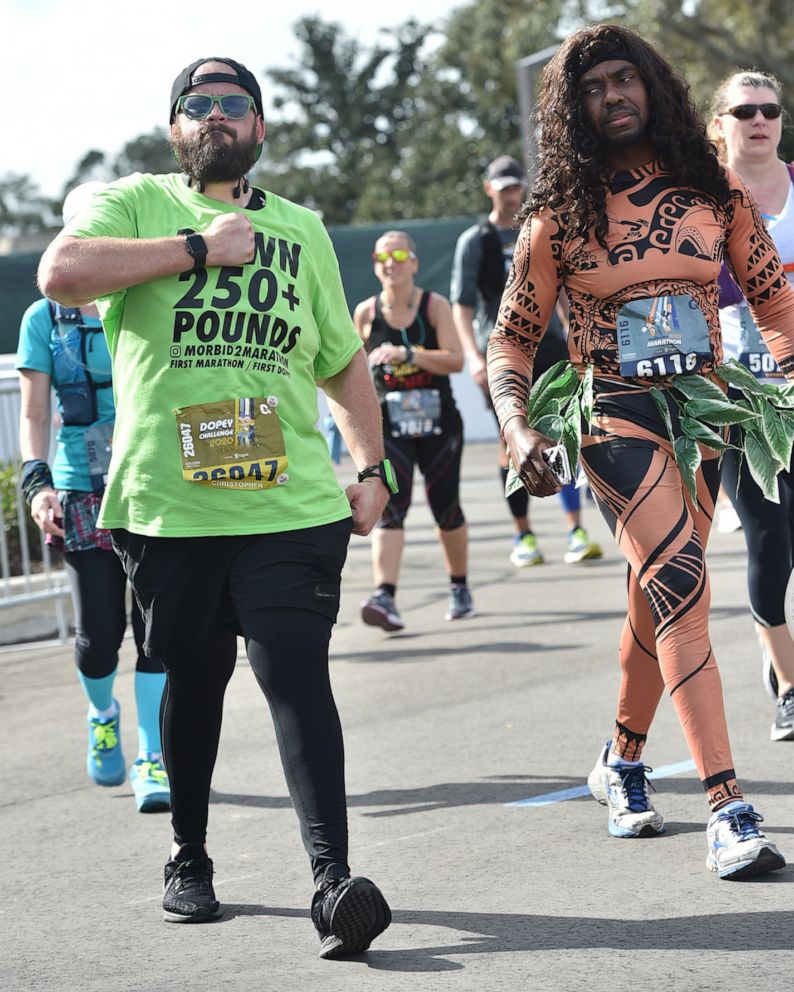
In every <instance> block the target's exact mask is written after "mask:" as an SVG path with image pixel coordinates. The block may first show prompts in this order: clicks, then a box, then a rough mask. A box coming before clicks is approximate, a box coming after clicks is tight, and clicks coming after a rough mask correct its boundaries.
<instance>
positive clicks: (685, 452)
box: [673, 437, 701, 506]
mask: <svg viewBox="0 0 794 992" xmlns="http://www.w3.org/2000/svg"><path fill="white" fill-rule="evenodd" d="M673 450H674V451H675V462H676V465H677V466H678V471H679V472H680V473H681V478H682V479H683V480H684V484H685V485H686V487H687V489H688V490H689V495H690V496H691V497H692V500H693V502H694V504H695V506H697V505H698V496H697V471H698V468H699V467H700V461H701V454H700V448H699V447H698V446H697V442H696V441H693V440H692V438H691V437H677V438H676V439H675V441H674V442H673Z"/></svg>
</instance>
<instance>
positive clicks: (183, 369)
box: [67, 174, 361, 537]
mask: <svg viewBox="0 0 794 992" xmlns="http://www.w3.org/2000/svg"><path fill="white" fill-rule="evenodd" d="M255 194H257V196H258V195H259V192H258V191H255ZM262 195H263V199H264V204H263V206H261V208H260V209H257V210H246V216H247V217H248V218H249V220H250V221H251V224H252V226H253V229H254V234H255V240H256V250H255V254H254V258H253V260H252V261H250V262H248V263H247V264H245V265H241V266H224V267H211V268H208V269H206V270H205V271H202V272H198V273H190V272H188V273H183V274H181V275H176V276H166V277H163V278H161V279H155V280H153V281H151V282H147V283H143V284H142V285H140V286H133V287H131V288H130V289H127V290H125V291H123V292H118V293H114V294H112V295H111V296H108V297H106V298H104V299H102V300H99V301H98V305H99V311H100V314H101V316H102V321H103V324H104V328H105V334H106V335H107V339H108V346H109V348H110V353H111V356H112V358H113V388H114V392H115V400H116V427H115V432H114V436H113V456H112V460H111V466H110V474H109V478H108V485H107V490H106V492H105V498H104V502H103V504H102V512H101V515H100V521H99V522H100V524H101V526H103V527H122V528H124V529H126V530H129V531H132V532H133V533H136V534H149V535H154V536H163V537H188V536H208V535H216V534H217V535H221V534H256V533H270V532H274V531H288V530H298V529H300V528H305V527H312V526H317V525H319V524H325V523H331V522H333V521H336V520H342V519H344V518H345V517H349V516H350V507H349V504H348V501H347V499H346V497H345V494H344V492H343V491H342V489H341V488H340V486H339V483H338V482H337V480H336V476H335V474H334V470H333V466H332V464H331V460H330V457H329V454H328V447H327V444H326V442H325V439H324V438H323V436H322V434H321V433H320V432H319V431H318V430H317V428H316V426H315V425H316V422H317V418H318V410H317V389H316V381H317V380H322V379H325V378H329V377H331V376H334V375H336V374H337V373H338V372H341V371H342V369H344V368H345V367H346V366H347V365H348V364H349V362H350V361H351V359H352V358H353V356H354V355H355V353H356V352H357V351H358V349H359V348H360V347H361V342H360V340H359V338H358V335H357V334H356V332H355V329H354V327H353V325H352V322H351V319H350V314H349V311H348V307H347V303H346V301H345V296H344V290H343V288H342V283H341V279H340V277H339V266H338V263H337V260H336V256H335V255H334V251H333V248H332V246H331V241H330V238H329V237H328V234H327V232H326V230H325V228H324V227H323V225H322V222H321V221H320V219H319V218H318V217H317V216H316V215H315V214H314V213H312V212H311V211H310V210H306V209H304V208H303V207H299V206H297V205H296V204H294V203H290V202H289V201H288V200H284V199H282V198H281V197H279V196H275V195H274V194H273V193H265V194H262ZM241 209H243V208H241V207H235V206H229V205H227V204H224V203H219V202H218V201H216V200H211V199H208V198H207V197H205V196H202V195H201V194H200V193H197V192H195V191H194V190H191V189H190V188H189V187H188V186H186V185H185V183H184V182H183V180H182V178H181V177H180V176H178V175H176V174H174V175H165V176H151V175H141V174H136V175H133V176H129V177H127V178H125V179H121V180H119V181H117V182H115V183H111V184H110V185H109V186H107V187H106V188H105V189H103V190H102V191H100V193H98V194H97V196H95V197H94V199H93V200H92V202H91V204H90V205H89V206H88V207H87V208H86V209H85V210H84V211H83V212H82V213H81V214H79V215H78V217H77V218H76V219H75V221H74V222H73V223H72V225H70V226H69V227H68V228H67V233H68V234H70V235H74V236H77V237H115V238H158V237H169V236H174V235H177V234H179V233H185V232H186V231H198V232H202V231H204V230H206V229H207V227H208V226H209V224H210V223H211V221H212V220H213V219H214V218H215V217H217V216H218V215H219V214H223V213H232V212H237V211H239V210H241ZM189 264H190V259H189V257H188V255H187V253H186V254H185V267H186V268H187V267H188V266H189ZM191 407H192V408H193V409H192V410H191V409H187V408H191ZM177 411H179V414H177ZM191 480H198V481H191Z"/></svg>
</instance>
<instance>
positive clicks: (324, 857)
mask: <svg viewBox="0 0 794 992" xmlns="http://www.w3.org/2000/svg"><path fill="white" fill-rule="evenodd" d="M239 622H240V626H241V628H242V632H243V636H244V637H245V639H246V650H247V653H248V658H249V661H250V663H251V668H252V669H253V672H254V675H255V676H256V680H257V682H258V683H259V685H260V687H261V688H262V691H263V692H264V694H265V696H266V697H267V701H268V703H269V705H270V711H271V714H272V716H273V722H274V725H275V729H276V738H277V740H278V746H279V751H280V754H281V761H282V765H283V767H284V774H285V777H286V780H287V786H288V788H289V792H290V795H291V797H292V801H293V803H294V805H295V810H296V812H297V814H298V819H299V821H300V827H301V835H302V837H303V843H304V845H305V847H306V850H307V852H308V854H309V857H310V858H311V862H312V870H313V872H314V877H315V880H318V881H319V880H320V879H321V878H322V877H323V873H324V870H325V868H326V867H327V866H328V865H331V864H339V865H344V866H345V867H346V866H347V807H346V801H345V781H344V752H343V747H342V729H341V726H340V723H339V715H338V713H337V710H336V704H335V703H334V698H333V695H332V692H331V684H330V680H329V676H328V643H329V640H330V636H331V627H332V624H331V621H330V620H328V619H327V618H326V617H323V616H321V615H320V614H317V613H313V612H311V611H308V610H298V609H279V610H256V611H253V612H250V613H246V614H244V615H243V616H241V617H240V618H239ZM235 655H236V640H235V637H234V635H232V634H229V633H226V632H225V631H217V634H216V637H215V639H214V640H213V641H212V642H208V643H207V644H206V650H204V649H203V650H202V652H201V656H200V657H198V656H197V655H196V654H195V649H194V653H193V654H192V656H191V657H187V656H186V657H182V658H171V657H169V658H168V659H167V660H166V668H167V670H168V684H167V689H166V693H165V696H164V704H163V728H162V737H163V752H164V755H165V761H166V765H167V768H168V774H169V778H170V781H171V809H172V813H173V817H172V819H173V825H174V838H175V840H176V842H177V843H180V844H182V843H203V842H204V839H205V836H206V829H207V806H208V802H209V792H210V781H211V779H212V769H213V766H214V764H215V757H216V754H217V749H218V739H219V737H220V729H221V716H222V709H223V694H224V692H225V689H226V685H227V683H228V680H229V678H230V677H231V674H232V671H233V670H234V662H235Z"/></svg>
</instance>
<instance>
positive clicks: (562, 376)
mask: <svg viewBox="0 0 794 992" xmlns="http://www.w3.org/2000/svg"><path fill="white" fill-rule="evenodd" d="M577 382H578V376H577V375H576V369H575V368H574V367H573V366H572V365H571V363H570V362H568V361H564V362H555V364H554V365H552V367H551V368H550V369H546V371H545V372H544V373H543V375H542V376H540V378H539V379H538V380H537V381H536V382H535V384H534V385H533V387H532V389H531V390H530V391H529V402H528V404H527V417H528V422H529V424H530V426H531V425H532V422H533V421H534V420H537V419H538V417H539V416H542V413H541V411H542V408H543V404H544V403H545V402H546V400H547V399H552V398H554V397H562V396H569V395H572V394H573V393H574V392H575V391H576V390H575V388H574V386H575V384H576V383H577Z"/></svg>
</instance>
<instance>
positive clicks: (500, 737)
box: [0, 444, 794, 992]
mask: <svg viewBox="0 0 794 992" xmlns="http://www.w3.org/2000/svg"><path fill="white" fill-rule="evenodd" d="M349 475H352V470H351V467H350V463H349V462H347V463H345V462H343V464H342V465H341V466H340V477H341V478H343V479H344V478H347V476H349ZM415 494H416V499H417V505H416V506H415V508H414V509H412V511H411V514H410V516H409V529H408V540H407V547H406V553H405V558H404V563H403V571H402V578H401V584H400V588H399V590H398V602H399V605H400V608H401V610H402V612H403V617H404V619H405V621H406V629H405V631H404V632H402V633H401V634H398V635H391V636H390V635H386V634H384V633H383V632H382V631H380V630H378V629H373V628H368V627H364V626H363V625H362V624H361V622H360V621H359V619H358V604H359V602H360V600H361V599H362V598H363V597H365V596H366V595H368V594H369V592H370V590H371V576H370V566H369V543H368V541H366V540H364V539H361V538H354V539H353V543H352V545H351V550H350V555H349V558H348V565H347V568H346V571H345V577H344V585H343V604H342V612H341V616H340V622H339V624H338V626H337V629H336V631H335V634H334V638H333V641H332V665H331V669H332V679H333V684H334V690H335V694H336V698H337V703H338V706H339V709H340V712H341V716H342V724H343V727H344V730H345V743H346V754H347V786H348V795H349V805H350V828H351V862H352V866H353V869H354V872H355V873H357V874H364V875H367V876H369V877H371V878H373V879H375V880H376V881H377V882H378V884H379V885H380V886H381V888H382V889H383V891H384V893H385V894H386V896H387V898H388V900H389V902H390V903H391V906H392V909H393V914H394V919H393V923H392V926H391V927H390V928H389V930H387V931H386V932H385V933H384V934H383V935H382V936H381V937H380V938H379V939H378V940H377V942H376V943H375V945H374V946H373V948H372V949H371V950H370V952H369V953H368V954H365V955H362V956H360V957H358V958H354V959H351V960H348V961H321V960H320V959H319V958H318V957H317V951H318V947H319V944H318V940H317V937H316V934H315V933H314V930H313V928H312V925H311V922H310V920H309V916H308V907H309V903H310V900H311V894H312V885H311V876H310V872H309V869H308V862H307V859H306V856H305V853H304V852H303V849H302V846H301V843H300V838H299V835H298V829H297V821H296V818H295V815H294V813H293V811H292V808H291V804H290V801H289V798H288V795H287V790H286V787H285V784H284V779H283V776H282V772H281V767H280V764H279V760H278V753H277V749H276V746H275V739H274V734H273V729H272V723H271V720H270V716H269V713H268V711H267V706H266V704H265V701H264V699H263V698H262V696H261V694H260V691H259V689H258V687H257V685H256V682H255V680H254V678H253V676H252V674H251V672H250V670H249V668H248V665H247V662H246V661H245V656H244V652H243V651H242V650H241V651H240V655H239V664H238V668H237V671H236V673H235V675H234V677H233V679H232V682H231V684H230V686H229V690H228V694H227V702H226V710H225V722H224V728H223V735H222V739H221V746H220V754H219V759H218V764H217V767H216V772H215V778H214V782H213V795H212V805H211V809H210V834H209V845H210V853H211V855H212V856H213V858H214V860H215V867H216V873H217V874H216V883H217V885H216V891H217V894H218V897H219V898H220V899H221V900H222V902H223V905H224V915H223V917H222V919H221V920H219V921H218V922H216V923H212V924H207V925H203V926H174V925H170V924H166V923H164V922H163V921H162V919H161V910H160V899H161V886H162V863H163V862H164V860H165V858H166V855H167V850H168V842H169V822H168V815H167V814H159V815H158V814H150V815H141V814H139V813H137V812H136V811H135V807H134V803H133V799H132V793H131V790H130V788H129V786H128V785H125V786H120V787H118V788H113V789H101V788H98V787H96V786H94V785H92V784H91V783H90V782H89V780H88V779H87V777H86V775H85V770H84V760H85V745H86V740H85V734H86V731H85V723H84V712H85V704H84V701H83V698H82V693H81V690H80V688H79V685H78V682H77V679H76V678H75V675H74V669H73V662H72V657H71V655H72V651H71V648H70V647H69V646H63V645H60V644H58V643H55V642H46V643H38V644H34V645H20V646H17V647H11V648H3V649H2V650H0V687H1V689H2V697H1V698H0V715H1V718H2V727H3V731H4V734H3V736H4V748H3V753H4V757H3V762H2V769H3V775H2V780H3V788H2V792H1V793H0V828H1V829H2V836H3V837H4V839H5V858H4V865H3V869H2V879H3V886H2V889H3V897H2V900H1V901H0V913H2V916H1V917H0V944H2V945H3V946H2V954H1V959H2V962H3V963H2V967H1V968H0V988H3V989H9V990H14V992H16V990H24V992H28V990H31V992H32V990H48V992H49V990H52V992H55V990H58V992H60V990H64V992H66V990H68V992H71V990H85V992H93V990H97V992H98V990H102V992H106V990H108V989H114V990H123V992H138V990H140V992H144V990H145V992H160V990H163V992H164V990H166V989H168V990H176V992H181V990H183V989H188V988H190V989H208V990H209V989H213V990H214V989H216V988H218V989H224V990H225V992H226V990H228V992H237V990H279V992H293V990H303V989H320V988H322V989H323V990H328V992H335V990H343V989H344V990H350V992H359V990H378V992H391V990H400V992H403V990H419V992H424V990H428V992H436V990H439V992H440V990H447V989H450V990H486V992H490V990H502V989H512V988H527V989H531V990H533V992H546V990H561V992H569V990H570V992H574V990H580V989H592V990H597V992H600V990H607V989H609V990H614V989H635V988H637V989H645V988H652V989H654V990H679V989H680V990H686V992H697V990H706V989H713V988H720V987H723V986H725V985H730V986H733V987H739V988H741V987H750V988H752V989H753V990H755V992H766V990H769V992H772V990H779V989H781V988H785V987H787V986H788V985H789V982H790V981H791V974H792V967H791V966H792V947H794V909H793V908H792V907H793V906H794V902H793V901H792V894H793V893H794V889H792V888H788V886H789V885H792V883H794V868H792V867H787V868H786V869H784V870H783V871H781V872H777V873H775V874H774V875H772V876H768V877H767V878H766V879H764V880H761V881H756V882H745V883H729V882H725V881H720V880H719V879H718V878H717V877H716V876H715V875H713V874H712V873H710V872H707V871H706V870H705V857H706V843H705V823H706V820H707V817H708V812H707V809H706V804H705V801H704V797H703V792H702V789H701V787H700V784H699V782H698V780H697V776H696V773H695V772H694V770H692V766H691V762H690V760H689V754H688V751H687V748H686V744H685V742H684V738H683V734H682V732H681V729H680V727H679V725H678V722H677V720H676V717H675V713H674V711H673V708H672V705H671V704H670V702H669V700H667V699H663V700H662V703H661V705H660V708H659V712H658V715H657V719H656V722H655V724H654V727H653V730H652V734H651V736H650V738H649V742H648V745H647V748H646V753H645V757H646V761H648V762H649V763H650V764H651V765H653V766H654V768H655V769H656V771H657V773H659V775H660V777H659V778H658V779H657V780H656V781H655V785H656V788H657V790H658V793H657V795H656V796H655V802H656V805H657V807H658V808H659V809H660V810H661V811H662V812H663V813H664V815H665V818H666V821H667V825H668V832H667V834H666V835H664V836H662V837H659V838H657V839H653V840H632V841H627V840H616V839H614V838H612V837H610V836H609V834H608V833H607V829H606V811H605V809H604V808H603V807H601V806H599V805H598V804H597V803H595V802H594V801H593V800H592V798H590V797H589V796H588V795H584V794H583V793H584V790H583V788H582V787H583V785H584V781H585V779H586V777H587V774H588V772H589V771H590V769H591V767H592V765H593V763H594V761H595V759H596V756H597V754H598V752H599V748H600V747H601V746H603V743H604V741H605V740H606V739H607V738H608V737H609V736H610V733H611V728H612V722H613V719H614V706H615V697H616V692H617V687H618V682H619V666H618V660H617V643H618V637H619V634H620V629H621V625H622V621H623V617H624V609H625V602H624V596H625V592H624V586H625V565H624V564H623V562H622V560H621V558H620V557H619V555H618V552H617V549H616V548H615V546H614V544H613V541H612V538H611V535H610V534H609V532H608V530H607V529H606V527H605V525H604V524H603V522H602V521H601V519H600V517H599V516H598V514H597V512H596V511H595V509H594V508H593V507H592V506H589V507H586V508H585V523H586V525H587V526H588V528H589V529H590V532H591V535H592V536H594V537H595V538H596V539H597V540H599V541H600V542H601V543H602V544H603V546H604V550H605V557H604V558H603V559H602V560H601V561H594V562H590V563H584V564H581V565H576V566H568V565H564V564H563V563H562V556H563V553H564V551H565V542H564V535H563V526H562V514H561V511H560V508H559V505H558V504H557V501H556V499H549V500H543V501H533V504H532V513H533V522H534V525H535V530H536V532H537V534H538V537H539V540H540V544H541V547H542V550H543V552H544V554H545V556H546V563H545V564H544V565H542V566H538V567H535V568H531V569H524V570H517V569H515V568H514V567H513V566H512V565H511V564H510V563H509V561H508V554H509V551H510V546H511V525H510V523H509V520H508V518H507V515H506V508H505V506H504V504H503V502H502V501H501V499H500V498H499V494H498V482H497V474H496V468H495V446H494V445H493V444H480V445H473V446H471V447H469V448H468V449H467V451H466V454H465V458H464V482H463V504H464V509H465V511H466V514H467V517H468V519H469V522H470V534H471V563H470V569H469V572H470V581H471V586H472V591H473V595H474V599H475V606H476V608H477V616H476V617H474V618H471V619H468V620H465V621H459V622H456V623H448V622H445V620H444V611H445V606H446V580H445V576H444V574H443V568H442V565H441V556H440V553H439V550H438V546H437V544H436V541H435V538H434V534H433V528H432V523H431V519H430V516H429V514H428V512H427V509H426V507H425V506H424V501H423V497H422V490H421V486H417V487H416V489H415ZM708 561H709V567H710V572H711V579H712V592H713V596H712V604H713V605H712V640H713V644H714V647H715V651H716V654H717V658H718V660H719V663H720V667H721V671H722V675H723V682H724V687H725V694H726V700H727V710H728V720H729V726H730V729H731V739H732V745H733V750H734V759H735V766H736V769H737V771H738V774H739V779H740V781H741V782H742V784H743V786H744V788H745V793H746V795H747V797H748V799H749V800H750V801H751V802H753V803H754V804H755V805H756V807H757V808H758V809H759V810H760V811H761V812H762V813H763V814H764V815H765V817H766V823H765V825H764V826H765V828H766V829H767V832H768V834H769V836H770V838H771V839H772V840H773V841H774V842H775V843H777V844H778V846H779V847H780V848H781V850H782V851H783V852H784V854H787V855H788V856H789V857H790V859H791V860H792V861H794V836H792V835H793V834H794V795H793V794H792V792H793V789H792V768H793V767H794V742H792V743H777V744H773V743H771V742H770V740H769V726H770V723H771V721H772V719H773V715H774V712H773V711H774V704H773V702H772V700H771V699H770V698H769V697H768V696H767V695H766V693H765V691H764V690H763V688H762V686H761V680H760V668H761V665H760V655H759V649H758V646H757V644H756V641H755V636H754V632H753V625H752V621H751V618H750V616H749V612H748V608H747V594H746V581H745V572H744V569H745V554H744V543H743V539H742V536H741V533H735V534H729V535H723V534H718V533H715V534H714V535H713V536H712V540H711V544H710V548H709V555H708ZM0 621H2V616H0ZM131 647H132V645H131V642H130V641H129V640H128V641H126V642H125V645H124V649H123V658H122V663H121V666H120V674H119V677H118V679H117V693H116V694H117V696H118V698H119V700H120V702H121V705H122V738H123V741H124V746H125V751H126V754H127V757H128V761H131V760H132V759H133V758H134V751H135V747H136V734H135V726H134V718H133V712H134V702H133V671H132V656H133V653H132V650H131ZM786 976H788V978H787V977H786Z"/></svg>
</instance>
